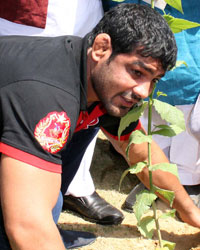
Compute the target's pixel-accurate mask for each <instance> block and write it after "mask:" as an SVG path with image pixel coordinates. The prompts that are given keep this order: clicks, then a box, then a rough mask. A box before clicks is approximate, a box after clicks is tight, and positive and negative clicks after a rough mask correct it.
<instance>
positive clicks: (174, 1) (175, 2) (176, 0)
mask: <svg viewBox="0 0 200 250" xmlns="http://www.w3.org/2000/svg"><path fill="white" fill-rule="evenodd" d="M165 2H166V3H167V4H169V5H170V6H172V7H173V8H175V9H177V10H178V11H180V12H181V13H182V14H183V8H182V2H181V0H165Z"/></svg>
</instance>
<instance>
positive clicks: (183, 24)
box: [163, 15, 200, 33]
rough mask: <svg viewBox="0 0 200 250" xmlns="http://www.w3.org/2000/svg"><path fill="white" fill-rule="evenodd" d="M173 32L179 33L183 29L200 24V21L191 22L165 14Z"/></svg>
mask: <svg viewBox="0 0 200 250" xmlns="http://www.w3.org/2000/svg"><path fill="white" fill-rule="evenodd" d="M163 17H164V18H165V20H166V22H167V23H168V25H169V27H170V28H171V30H172V32H173V33H179V32H181V31H183V30H187V29H191V28H195V27H198V26H200V24H199V23H196V22H191V21H188V20H185V19H182V18H175V17H173V16H171V15H163Z"/></svg>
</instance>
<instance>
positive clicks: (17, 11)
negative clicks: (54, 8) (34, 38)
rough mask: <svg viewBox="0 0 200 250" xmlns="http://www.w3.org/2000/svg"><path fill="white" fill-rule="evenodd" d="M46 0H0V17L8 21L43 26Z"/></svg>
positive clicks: (45, 16) (45, 14)
mask: <svg viewBox="0 0 200 250" xmlns="http://www.w3.org/2000/svg"><path fill="white" fill-rule="evenodd" d="M47 7H48V0H0V17H1V18H4V19H7V20H8V21H11V22H15V23H19V24H25V25H29V26H34V27H38V28H45V25H46V19H47Z"/></svg>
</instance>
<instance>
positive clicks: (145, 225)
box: [137, 216, 155, 239]
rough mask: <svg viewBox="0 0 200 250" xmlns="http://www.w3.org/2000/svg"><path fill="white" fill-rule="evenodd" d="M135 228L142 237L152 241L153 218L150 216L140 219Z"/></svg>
mask: <svg viewBox="0 0 200 250" xmlns="http://www.w3.org/2000/svg"><path fill="white" fill-rule="evenodd" d="M137 227H138V229H139V231H140V233H141V234H142V235H143V236H145V237H147V238H148V239H152V237H153V233H154V228H155V221H154V218H153V217H152V216H146V217H144V218H142V220H141V221H140V222H139V223H138V224H137Z"/></svg>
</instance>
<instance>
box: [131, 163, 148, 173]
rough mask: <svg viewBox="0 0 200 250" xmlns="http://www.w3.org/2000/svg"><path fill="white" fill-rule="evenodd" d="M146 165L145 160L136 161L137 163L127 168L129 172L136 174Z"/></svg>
mask: <svg viewBox="0 0 200 250" xmlns="http://www.w3.org/2000/svg"><path fill="white" fill-rule="evenodd" d="M146 166H147V162H145V161H141V162H138V163H137V164H135V165H133V166H131V167H130V168H129V172H130V173H131V174H138V173H140V172H141V171H142V170H143V168H145V167H146Z"/></svg>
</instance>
